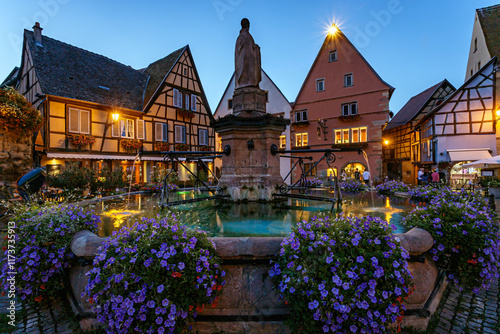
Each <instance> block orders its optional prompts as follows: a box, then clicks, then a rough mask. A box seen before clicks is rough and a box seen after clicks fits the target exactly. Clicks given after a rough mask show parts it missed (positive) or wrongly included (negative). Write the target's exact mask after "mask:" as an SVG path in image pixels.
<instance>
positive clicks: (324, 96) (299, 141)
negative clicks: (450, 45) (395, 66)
mask: <svg viewBox="0 0 500 334" xmlns="http://www.w3.org/2000/svg"><path fill="white" fill-rule="evenodd" d="M393 90H394V88H392V87H391V86H390V85H389V84H387V83H386V82H384V81H383V80H382V79H381V78H380V77H379V76H378V74H377V73H376V72H375V70H374V69H373V68H372V67H371V66H370V64H369V63H368V62H367V61H366V60H365V59H364V57H363V56H362V55H361V54H360V53H359V51H358V50H357V49H356V48H355V47H354V45H352V44H351V42H350V41H349V40H348V39H347V37H346V36H345V35H344V34H343V33H342V32H340V30H337V32H336V33H335V34H329V35H328V36H327V38H326V39H325V42H324V43H323V46H322V47H321V49H320V51H319V53H318V55H317V57H316V59H315V61H314V63H313V65H312V67H311V69H310V70H309V73H308V75H307V77H306V79H305V81H304V83H303V85H302V88H301V90H300V92H299V94H298V96H297V99H296V101H295V104H294V108H293V113H292V119H291V121H292V133H291V138H290V140H291V144H292V145H291V146H292V149H304V148H310V149H326V148H337V147H338V148H342V147H344V148H348V147H359V146H362V147H363V148H364V150H365V152H366V155H367V160H366V159H365V158H364V156H363V155H359V154H358V153H357V152H339V153H338V154H336V158H337V159H336V161H335V162H334V163H333V164H331V166H328V165H327V164H326V162H321V163H320V164H319V165H318V166H317V169H316V171H314V172H313V176H317V177H318V178H320V179H322V180H323V181H324V180H326V178H327V176H328V175H329V174H330V173H332V172H334V171H335V170H336V172H337V173H338V174H339V175H340V174H341V173H342V170H345V171H346V174H347V176H348V177H351V176H352V175H353V174H354V171H355V169H356V168H358V170H359V171H360V172H363V169H364V168H368V169H369V171H370V174H371V178H372V181H375V182H379V181H380V180H381V178H382V129H383V127H384V126H385V125H386V123H387V122H388V120H389V116H388V115H389V99H390V96H391V94H392V91H393ZM321 155H322V154H321V153H318V154H315V155H314V154H313V157H314V160H313V161H317V160H319V159H320V158H321ZM314 174H315V175H314ZM298 177H299V175H298V174H295V175H294V180H297V179H298Z"/></svg>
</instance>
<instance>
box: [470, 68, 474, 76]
mask: <svg viewBox="0 0 500 334" xmlns="http://www.w3.org/2000/svg"><path fill="white" fill-rule="evenodd" d="M473 74H474V72H473V71H472V68H471V69H470V76H472V75H473Z"/></svg>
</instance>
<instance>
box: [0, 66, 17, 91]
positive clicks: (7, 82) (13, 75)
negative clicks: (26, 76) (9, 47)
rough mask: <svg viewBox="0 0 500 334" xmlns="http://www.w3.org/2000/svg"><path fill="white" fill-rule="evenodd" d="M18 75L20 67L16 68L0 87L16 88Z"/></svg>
mask: <svg viewBox="0 0 500 334" xmlns="http://www.w3.org/2000/svg"><path fill="white" fill-rule="evenodd" d="M18 75H19V67H17V66H16V67H14V69H13V70H12V71H11V72H10V73H9V75H8V76H7V77H6V78H5V80H4V81H3V82H2V83H1V84H0V87H3V86H15V85H16V84H17V81H18Z"/></svg>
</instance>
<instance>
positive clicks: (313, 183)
mask: <svg viewBox="0 0 500 334" xmlns="http://www.w3.org/2000/svg"><path fill="white" fill-rule="evenodd" d="M304 186H305V187H308V188H318V187H322V186H323V182H321V180H320V179H318V178H317V177H313V178H311V179H306V182H305V185H304Z"/></svg>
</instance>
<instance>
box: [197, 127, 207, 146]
mask: <svg viewBox="0 0 500 334" xmlns="http://www.w3.org/2000/svg"><path fill="white" fill-rule="evenodd" d="M198 142H199V144H200V145H201V146H207V145H208V131H207V130H205V129H199V130H198Z"/></svg>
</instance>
